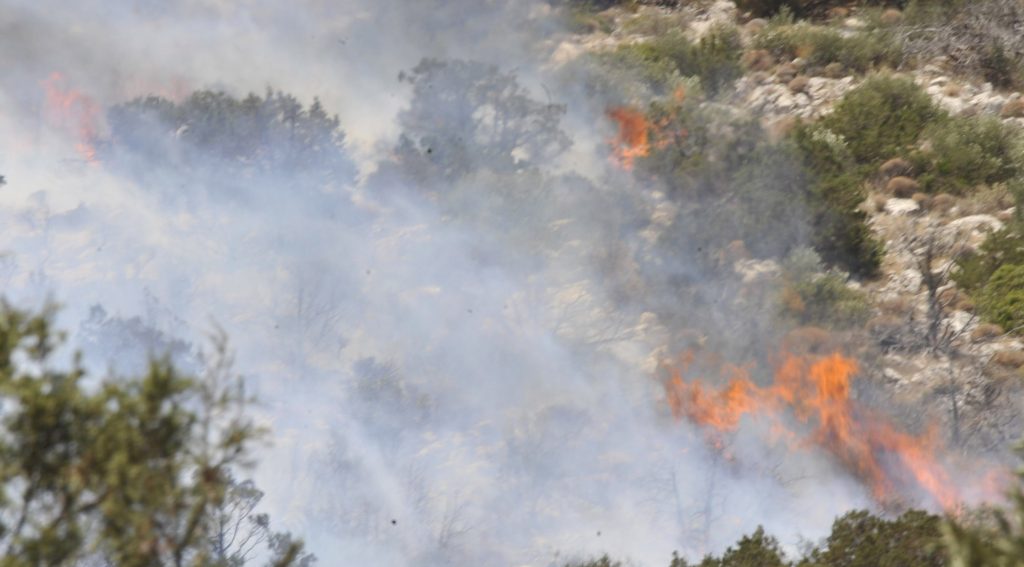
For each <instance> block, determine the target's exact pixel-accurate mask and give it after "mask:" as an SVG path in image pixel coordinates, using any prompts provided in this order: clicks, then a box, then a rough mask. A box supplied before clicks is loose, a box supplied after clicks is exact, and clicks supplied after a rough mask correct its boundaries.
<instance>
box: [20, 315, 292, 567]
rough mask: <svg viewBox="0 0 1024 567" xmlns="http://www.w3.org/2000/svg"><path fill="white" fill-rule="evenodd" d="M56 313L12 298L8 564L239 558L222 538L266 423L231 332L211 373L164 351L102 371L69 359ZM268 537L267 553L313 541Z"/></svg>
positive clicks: (286, 554) (280, 561)
mask: <svg viewBox="0 0 1024 567" xmlns="http://www.w3.org/2000/svg"><path fill="white" fill-rule="evenodd" d="M51 316H52V313H51V312H49V311H47V312H43V313H40V314H30V313H25V312H22V311H19V310H16V309H13V308H11V307H9V306H7V305H6V304H4V305H2V306H0V403H2V405H3V408H4V413H3V415H2V416H0V425H2V430H3V431H4V434H3V435H2V436H0V455H2V462H3V467H0V545H2V546H3V547H2V548H3V551H2V556H0V557H2V559H0V564H2V565H5V566H9V567H21V566H25V567H28V566H32V565H51V566H71V565H76V564H78V562H80V561H83V560H86V559H95V558H97V557H99V558H101V563H105V564H108V565H118V566H137V567H142V566H175V567H184V566H193V567H200V566H203V567H205V566H218V567H223V566H226V565H240V564H241V563H225V562H224V561H222V560H221V558H220V557H219V556H218V554H217V552H216V549H215V547H214V546H212V545H211V542H212V541H214V536H215V534H216V533H217V532H218V526H219V525H220V523H219V522H218V520H219V518H221V517H222V515H221V514H219V511H220V510H222V509H223V507H224V506H225V505H229V504H230V503H231V502H233V501H235V500H238V499H237V498H235V496H233V493H232V491H231V489H232V480H231V476H230V472H229V471H231V470H232V469H233V468H237V467H240V466H243V465H245V464H246V463H247V461H248V459H249V452H250V447H251V446H252V443H253V442H254V441H255V440H256V439H257V438H258V437H259V435H260V433H261V432H260V430H259V428H257V427H256V426H255V425H254V423H253V422H252V420H251V419H249V418H248V417H247V416H246V414H245V409H246V405H247V402H248V400H249V398H248V396H247V395H246V394H245V391H244V388H243V385H242V383H241V381H240V379H238V378H237V376H235V375H234V374H233V373H232V372H231V371H230V362H231V360H230V356H229V355H227V354H226V352H227V351H226V348H225V347H224V346H223V342H218V345H219V346H218V349H217V352H218V353H220V354H219V355H218V356H216V357H214V358H213V359H212V360H211V362H210V364H209V366H208V368H209V370H208V371H207V372H206V373H205V374H204V376H203V377H202V378H190V377H187V376H183V375H181V374H180V373H178V372H177V371H176V369H175V368H174V367H173V366H172V365H171V364H170V363H169V362H167V361H166V360H163V361H154V362H153V363H152V364H151V365H150V368H149V370H148V371H147V372H146V373H145V374H144V375H142V376H141V377H139V378H137V379H132V380H125V379H119V380H104V381H96V380H92V379H89V378H88V377H87V376H86V374H85V372H84V370H82V368H81V366H80V364H79V363H78V358H77V357H76V359H75V361H74V362H73V363H72V365H71V367H70V368H68V369H59V368H58V365H57V363H56V362H55V360H54V358H55V356H54V355H55V353H56V352H57V351H58V349H59V348H60V346H61V334H60V333H57V332H55V331H54V330H53V329H52V326H51ZM268 539H270V543H271V544H275V543H276V548H275V547H274V546H271V549H270V550H268V555H269V556H270V557H271V559H270V560H269V563H268V564H269V565H274V566H285V565H296V564H299V561H300V560H301V557H302V551H301V544H299V543H297V542H291V541H290V539H288V538H287V537H285V539H286V540H287V541H288V543H287V545H284V546H282V545H281V541H283V540H282V538H281V537H275V538H268Z"/></svg>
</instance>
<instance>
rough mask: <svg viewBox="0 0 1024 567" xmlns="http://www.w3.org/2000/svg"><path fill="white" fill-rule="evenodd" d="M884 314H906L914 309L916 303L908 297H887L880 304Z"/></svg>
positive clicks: (879, 306)
mask: <svg viewBox="0 0 1024 567" xmlns="http://www.w3.org/2000/svg"><path fill="white" fill-rule="evenodd" d="M878 309H879V311H881V313H882V315H888V316H906V315H908V314H909V313H910V312H911V311H913V309H914V303H913V301H911V300H910V299H908V298H906V297H895V298H893V299H887V300H885V301H883V302H881V303H879V304H878Z"/></svg>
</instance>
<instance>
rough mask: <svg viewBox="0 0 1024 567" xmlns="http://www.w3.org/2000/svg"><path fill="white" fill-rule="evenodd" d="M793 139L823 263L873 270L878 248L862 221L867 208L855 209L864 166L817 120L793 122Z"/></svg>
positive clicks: (864, 272)
mask: <svg viewBox="0 0 1024 567" xmlns="http://www.w3.org/2000/svg"><path fill="white" fill-rule="evenodd" d="M793 143H794V144H795V145H796V147H797V148H798V150H799V152H800V154H801V156H802V158H803V164H804V167H805V168H807V170H808V171H809V172H810V175H811V177H812V181H811V183H810V185H809V187H808V192H809V196H808V198H807V201H808V203H809V204H810V205H811V211H810V214H811V225H812V227H813V229H814V230H813V232H812V233H811V238H812V243H813V245H814V248H815V250H817V251H818V253H819V254H821V257H822V259H823V260H825V262H826V263H827V264H829V265H833V266H840V267H842V268H844V269H845V270H847V271H849V272H851V273H853V274H855V275H858V276H871V275H874V274H875V273H876V272H877V270H878V267H879V266H880V264H881V259H882V251H883V249H882V244H881V242H879V241H878V240H877V239H876V238H875V237H874V235H873V234H872V233H871V229H870V228H869V227H868V226H867V214H865V213H864V212H863V211H861V210H859V209H858V206H859V205H860V204H861V202H863V200H864V198H865V190H864V184H863V178H864V174H865V171H866V170H865V169H864V168H863V167H859V166H858V165H857V163H856V161H855V159H854V156H853V154H852V152H851V151H850V148H849V147H848V145H847V143H846V142H845V141H844V140H843V139H842V138H841V137H839V136H837V135H836V134H835V133H833V132H832V131H830V130H828V129H826V128H822V127H821V126H819V125H809V126H805V125H801V126H799V127H797V128H796V129H795V130H794V133H793Z"/></svg>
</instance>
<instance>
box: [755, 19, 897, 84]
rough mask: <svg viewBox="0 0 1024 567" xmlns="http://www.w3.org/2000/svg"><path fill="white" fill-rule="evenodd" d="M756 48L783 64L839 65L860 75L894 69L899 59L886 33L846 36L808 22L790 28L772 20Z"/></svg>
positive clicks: (757, 37)
mask: <svg viewBox="0 0 1024 567" xmlns="http://www.w3.org/2000/svg"><path fill="white" fill-rule="evenodd" d="M754 46H755V47H756V48H758V49H764V50H766V51H768V52H769V53H771V54H772V55H774V56H775V57H776V58H777V59H780V60H789V59H794V58H796V57H802V58H803V59H804V60H806V61H807V64H808V65H810V66H811V67H817V68H823V67H825V66H826V65H828V64H830V63H840V64H842V66H843V67H844V68H845V69H849V70H851V71H857V72H864V71H867V70H868V69H871V68H872V67H876V66H878V65H882V64H890V65H895V64H896V63H897V62H898V61H899V57H900V50H899V46H898V45H897V44H896V43H895V41H894V40H893V38H892V37H891V35H890V34H889V33H888V32H886V31H883V30H873V31H868V32H864V33H859V34H855V35H849V36H847V35H843V34H841V33H840V32H839V31H838V30H835V29H832V28H827V27H822V26H815V25H811V24H809V23H806V22H800V23H796V24H791V23H788V22H785V21H782V22H777V21H775V20H773V22H772V23H771V25H769V26H768V27H766V28H765V29H764V30H763V31H762V32H761V33H759V34H758V35H757V36H756V37H755V38H754Z"/></svg>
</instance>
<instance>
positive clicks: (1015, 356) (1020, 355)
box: [992, 350, 1024, 368]
mask: <svg viewBox="0 0 1024 567" xmlns="http://www.w3.org/2000/svg"><path fill="white" fill-rule="evenodd" d="M992 362H993V363H995V364H998V365H999V366H1007V367H1010V368H1021V367H1024V351H1020V350H1001V351H999V352H997V353H995V354H993V355H992Z"/></svg>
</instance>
